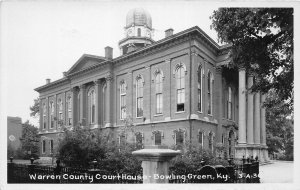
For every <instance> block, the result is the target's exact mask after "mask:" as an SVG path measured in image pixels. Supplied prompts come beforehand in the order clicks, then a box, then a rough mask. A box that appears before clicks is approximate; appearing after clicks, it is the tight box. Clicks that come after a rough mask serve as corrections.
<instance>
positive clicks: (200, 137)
mask: <svg viewBox="0 0 300 190" xmlns="http://www.w3.org/2000/svg"><path fill="white" fill-rule="evenodd" d="M198 142H199V144H200V146H201V147H202V148H203V132H202V131H199V132H198Z"/></svg>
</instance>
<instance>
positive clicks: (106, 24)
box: [0, 1, 217, 125]
mask: <svg viewBox="0 0 300 190" xmlns="http://www.w3.org/2000/svg"><path fill="white" fill-rule="evenodd" d="M206 4H207V5H206ZM204 6H205V7H206V8H205V9H203V7H204ZM1 8H2V11H1V26H3V27H1V33H2V35H1V42H2V54H1V63H2V64H1V67H0V69H1V80H2V82H4V81H5V82H4V84H2V87H3V89H4V92H1V95H3V93H6V102H4V103H5V104H6V108H7V109H6V111H7V115H8V116H18V117H21V118H22V121H23V122H25V121H26V120H29V121H30V122H31V123H33V124H35V125H38V123H37V119H35V118H32V117H30V110H29V107H30V106H32V105H33V103H34V101H33V100H34V99H35V98H37V97H38V93H37V92H35V91H34V88H37V87H39V86H41V85H44V84H45V79H46V78H50V79H51V81H54V80H57V79H60V78H61V77H62V76H63V74H62V73H63V72H64V71H67V70H68V69H70V68H71V67H72V65H73V64H74V63H75V62H76V61H77V60H78V59H79V58H80V57H81V56H82V54H84V53H87V54H92V55H99V56H104V47H106V46H111V47H113V49H114V52H113V54H114V57H118V56H119V55H120V51H119V48H118V41H119V40H121V39H122V38H124V26H125V22H126V14H127V12H128V11H129V10H130V9H132V8H144V9H145V10H147V11H148V12H149V13H150V15H151V16H152V26H153V28H154V37H153V38H154V40H159V39H162V38H163V37H164V31H165V30H166V29H169V28H173V29H174V33H177V32H180V31H182V30H185V29H188V28H191V27H193V26H196V25H197V26H199V27H200V28H201V29H202V30H203V31H204V32H206V33H207V34H208V35H209V36H211V37H212V38H213V39H214V40H217V34H216V32H214V31H212V30H211V29H210V24H211V20H210V19H209V16H211V15H212V13H213V10H216V9H217V6H215V5H214V4H209V3H208V2H207V3H205V2H188V1H174V2H173V3H170V2H169V1H168V2H163V1H154V2H150V1H143V2H137V1H126V2H124V1H84V2H83V1H54V2H50V1H26V2H21V1H10V2H4V3H2V7H1Z"/></svg>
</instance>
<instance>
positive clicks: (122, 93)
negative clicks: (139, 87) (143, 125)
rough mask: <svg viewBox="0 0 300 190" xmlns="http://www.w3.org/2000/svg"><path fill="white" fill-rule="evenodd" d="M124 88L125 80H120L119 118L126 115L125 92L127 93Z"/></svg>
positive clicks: (123, 117)
mask: <svg viewBox="0 0 300 190" xmlns="http://www.w3.org/2000/svg"><path fill="white" fill-rule="evenodd" d="M126 90H127V89H126V83H125V81H121V83H120V120H124V119H125V118H126V117H127V114H126V94H127V92H126ZM122 100H123V101H122ZM123 103H124V105H122V104H123ZM123 114H124V115H123Z"/></svg>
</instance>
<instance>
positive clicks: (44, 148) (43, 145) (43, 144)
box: [42, 140, 46, 154]
mask: <svg viewBox="0 0 300 190" xmlns="http://www.w3.org/2000/svg"><path fill="white" fill-rule="evenodd" d="M45 152H46V141H45V140H43V141H42V153H43V154H45Z"/></svg>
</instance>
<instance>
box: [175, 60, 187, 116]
mask: <svg viewBox="0 0 300 190" xmlns="http://www.w3.org/2000/svg"><path fill="white" fill-rule="evenodd" d="M178 75H179V76H178ZM185 75H186V68H185V66H184V65H183V64H182V63H181V64H179V65H177V66H176V69H175V80H176V112H177V113H180V112H184V111H185V103H186V102H185ZM181 101H182V102H181Z"/></svg>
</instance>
